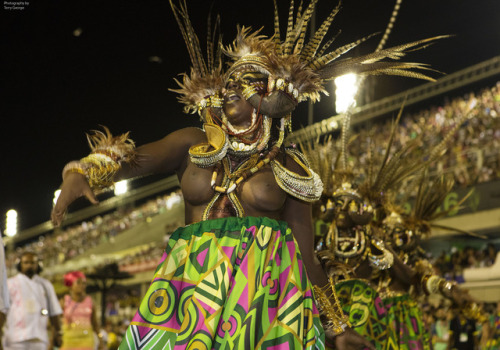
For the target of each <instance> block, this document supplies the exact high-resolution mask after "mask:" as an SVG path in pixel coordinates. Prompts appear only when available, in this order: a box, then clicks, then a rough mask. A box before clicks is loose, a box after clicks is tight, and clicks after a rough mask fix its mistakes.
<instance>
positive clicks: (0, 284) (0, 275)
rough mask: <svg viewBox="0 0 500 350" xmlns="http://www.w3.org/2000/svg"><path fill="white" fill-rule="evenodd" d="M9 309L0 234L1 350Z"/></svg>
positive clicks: (3, 253) (3, 252)
mask: <svg viewBox="0 0 500 350" xmlns="http://www.w3.org/2000/svg"><path fill="white" fill-rule="evenodd" d="M8 311H9V289H8V287H7V271H6V269H5V251H4V246H3V240H2V236H1V235H0V350H1V349H3V347H2V342H1V339H2V336H3V327H2V326H3V325H4V323H5V317H6V315H7V312H8Z"/></svg>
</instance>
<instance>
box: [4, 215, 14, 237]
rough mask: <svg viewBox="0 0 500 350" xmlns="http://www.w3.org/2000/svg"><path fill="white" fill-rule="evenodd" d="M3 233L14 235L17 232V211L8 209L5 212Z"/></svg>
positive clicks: (9, 235)
mask: <svg viewBox="0 0 500 350" xmlns="http://www.w3.org/2000/svg"><path fill="white" fill-rule="evenodd" d="M5 234H6V235H7V236H8V237H14V236H15V235H16V234H17V211H15V210H14V209H10V210H9V211H7V214H5Z"/></svg>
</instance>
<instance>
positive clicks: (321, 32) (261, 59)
mask: <svg viewBox="0 0 500 350" xmlns="http://www.w3.org/2000/svg"><path fill="white" fill-rule="evenodd" d="M317 2H318V0H311V1H310V2H309V5H307V6H302V3H301V4H300V6H299V7H298V9H297V10H295V7H294V0H291V1H290V7H289V11H288V21H287V28H286V33H285V35H284V38H283V37H282V36H281V33H280V23H279V15H278V7H277V1H276V0H274V35H273V36H272V37H270V38H267V37H265V36H263V35H258V33H259V32H260V30H258V31H256V32H254V33H252V34H251V33H250V29H249V28H245V27H243V28H240V29H239V31H238V36H237V38H236V40H234V42H233V44H232V45H231V46H229V47H227V48H226V49H225V53H226V54H227V55H228V56H230V57H231V58H232V59H233V61H234V62H233V64H232V65H231V66H230V68H229V71H228V73H229V74H231V73H232V72H234V71H237V70H239V69H241V68H247V67H248V66H253V67H255V68H254V69H256V70H261V71H264V72H266V73H267V74H269V82H268V93H272V92H273V91H274V90H282V91H285V92H288V93H289V95H292V97H294V98H295V99H296V100H297V101H298V102H300V101H304V100H307V99H309V100H311V101H313V102H315V101H318V100H319V98H320V94H321V93H325V94H326V93H327V92H326V90H325V89H324V86H325V83H326V82H327V81H329V80H332V79H335V78H336V77H338V76H341V75H344V74H346V73H356V74H360V75H381V74H386V75H401V76H406V77H412V78H418V79H425V80H430V81H433V80H434V79H433V78H431V77H429V76H427V75H425V74H423V73H420V72H417V71H415V70H430V68H429V67H428V66H427V65H425V64H421V63H411V62H381V61H382V60H384V59H391V60H395V61H396V60H399V59H401V58H402V57H403V56H405V55H406V54H407V53H408V52H410V51H415V50H418V49H422V48H425V47H427V46H428V45H430V44H431V43H433V42H434V41H436V40H437V39H441V38H444V37H445V36H437V37H433V38H429V39H424V40H419V41H415V42H412V43H407V44H404V45H399V46H396V47H392V48H388V49H383V50H379V51H376V52H373V53H370V54H368V55H364V56H359V57H355V58H348V59H343V60H338V59H339V58H340V57H341V56H343V55H344V54H346V53H347V52H348V51H350V50H351V49H353V48H354V47H356V46H358V45H359V44H361V43H362V42H364V41H366V40H368V39H369V38H370V37H371V36H372V35H369V36H367V37H365V38H362V39H359V40H357V41H355V42H352V43H350V44H347V45H343V46H341V47H338V48H336V49H333V50H329V48H330V46H331V45H332V43H333V41H334V39H335V38H333V39H330V40H328V41H326V42H325V38H326V35H327V33H328V30H329V28H330V26H331V24H332V22H333V20H334V18H335V16H336V14H337V13H338V12H339V8H340V4H339V5H338V6H336V7H335V8H334V9H333V10H332V11H331V12H330V14H329V15H328V16H327V18H326V19H325V20H324V21H323V23H322V24H321V25H320V26H319V28H318V29H317V30H316V31H315V32H314V33H313V34H312V35H308V36H309V37H310V39H309V40H308V41H307V42H306V33H307V29H308V26H309V21H310V20H311V17H312V14H313V12H314V9H315V6H316V4H317Z"/></svg>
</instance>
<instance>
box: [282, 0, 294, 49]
mask: <svg viewBox="0 0 500 350" xmlns="http://www.w3.org/2000/svg"><path fill="white" fill-rule="evenodd" d="M293 11H294V0H290V7H289V9H288V22H287V28H286V37H285V43H284V45H283V47H284V49H283V54H284V55H285V56H286V55H290V54H291V53H292V45H293Z"/></svg>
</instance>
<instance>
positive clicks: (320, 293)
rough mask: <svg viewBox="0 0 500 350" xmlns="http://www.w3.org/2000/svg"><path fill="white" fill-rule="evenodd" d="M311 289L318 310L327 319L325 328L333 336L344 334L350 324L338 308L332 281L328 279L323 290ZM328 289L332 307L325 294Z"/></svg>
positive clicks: (316, 287) (338, 303)
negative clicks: (330, 294) (331, 297)
mask: <svg viewBox="0 0 500 350" xmlns="http://www.w3.org/2000/svg"><path fill="white" fill-rule="evenodd" d="M313 288H314V294H315V296H316V301H317V303H318V309H319V311H320V313H321V314H322V315H323V316H325V318H326V319H327V322H326V324H325V327H326V328H329V329H330V330H331V331H332V332H333V334H334V335H335V336H337V335H340V334H342V333H344V332H345V330H346V328H347V327H351V323H350V322H349V317H348V316H347V315H345V314H344V311H343V310H342V307H341V306H340V302H339V300H338V298H337V293H336V292H335V285H334V283H333V279H332V278H330V284H329V285H327V286H325V287H324V288H320V287H318V286H316V285H314V286H313ZM329 288H331V290H332V295H333V299H334V305H332V302H331V300H330V298H328V297H327V295H326V293H325V292H326V290H328V289H329Z"/></svg>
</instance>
